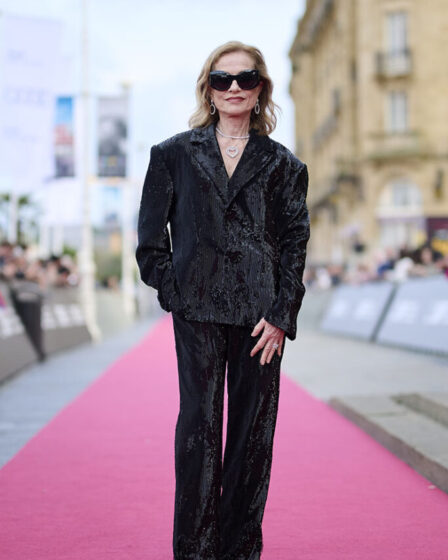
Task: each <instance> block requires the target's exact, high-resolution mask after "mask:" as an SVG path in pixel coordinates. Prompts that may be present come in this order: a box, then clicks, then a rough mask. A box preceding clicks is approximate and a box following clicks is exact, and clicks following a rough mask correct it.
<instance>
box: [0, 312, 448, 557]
mask: <svg viewBox="0 0 448 560" xmlns="http://www.w3.org/2000/svg"><path fill="white" fill-rule="evenodd" d="M67 367H69V364H67ZM74 375H76V372H74ZM177 407H178V381H177V370H176V356H175V352H174V334H173V330H172V320H171V315H168V316H167V317H164V318H163V319H162V320H161V321H160V322H159V323H158V324H157V326H156V327H155V329H153V330H152V332H150V333H149V334H148V336H147V337H146V338H145V340H143V341H142V342H141V343H140V344H139V345H138V346H137V347H135V348H134V349H133V350H131V351H130V352H128V353H126V354H125V355H123V356H122V357H121V359H120V360H118V361H117V362H116V363H115V364H114V365H113V366H112V367H110V368H109V369H108V370H107V371H106V372H105V373H104V374H103V375H102V376H101V377H100V378H99V379H98V380H97V381H95V382H94V383H93V384H92V385H90V387H88V388H87V390H85V391H84V392H83V393H82V394H81V395H80V396H79V397H78V398H77V399H75V400H74V401H73V402H72V403H71V404H70V405H69V406H67V407H66V408H65V409H64V410H63V411H62V412H61V413H60V414H58V415H57V416H56V417H55V418H54V419H53V420H52V421H51V422H50V423H49V424H48V425H47V426H46V427H45V428H44V429H42V430H41V431H40V432H39V433H38V434H37V435H36V436H35V437H34V438H33V439H32V440H31V441H30V442H29V443H28V444H27V445H26V446H25V447H24V448H23V449H22V450H21V451H20V452H19V453H18V454H17V455H16V456H15V457H14V458H13V459H12V460H11V461H10V462H9V463H7V464H6V465H5V466H4V468H3V469H1V470H0V510H1V511H0V558H1V559H2V560H53V559H54V560H56V559H57V560H66V559H67V560H68V559H70V560H106V559H108V560H110V559H117V560H127V559H129V560H131V559H132V560H171V559H172V554H171V534H172V533H171V531H172V517H173V507H174V428H175V423H176V418H177ZM263 528H264V542H265V550H264V553H263V560H300V559H303V560H305V559H313V560H339V559H340V560H350V559H354V560H355V559H356V560H370V559H371V560H392V559H393V560H413V559H415V560H425V559H431V560H443V559H447V558H448V496H447V495H446V494H445V493H443V492H442V491H440V490H438V489H437V488H435V489H434V488H432V489H431V484H430V482H429V481H427V480H426V479H425V478H423V477H422V476H420V475H419V474H417V473H416V472H415V471H413V470H412V469H411V468H409V467H408V466H407V465H406V464H404V463H403V462H401V461H400V460H398V459H397V458H395V457H394V456H393V455H392V454H391V453H389V452H388V451H386V450H385V449H383V448H382V447H381V446H380V445H379V444H377V443H376V442H375V441H374V440H372V439H371V438H370V437H369V436H367V435H365V434H364V433H363V432H362V431H361V430H360V429H358V428H357V427H356V426H354V425H352V424H351V423H350V422H348V421H347V420H345V419H344V418H343V417H341V416H340V415H339V414H338V413H337V412H335V411H333V410H332V409H331V408H329V407H328V406H327V405H326V404H325V403H323V402H321V401H319V400H317V399H315V398H314V397H312V396H311V395H310V394H308V393H307V392H306V391H304V390H303V389H301V388H300V387H299V386H297V385H296V384H295V383H293V382H292V381H291V380H289V379H288V378H287V377H286V376H285V375H282V380H281V390H280V412H279V418H278V423H277V431H276V440H275V448H274V462H273V469H272V479H271V487H270V491H269V497H268V502H267V506H266V512H265V519H264V525H263Z"/></svg>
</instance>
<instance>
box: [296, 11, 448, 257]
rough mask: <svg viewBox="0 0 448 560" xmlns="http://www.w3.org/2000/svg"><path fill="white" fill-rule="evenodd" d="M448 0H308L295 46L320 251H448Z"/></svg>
mask: <svg viewBox="0 0 448 560" xmlns="http://www.w3.org/2000/svg"><path fill="white" fill-rule="evenodd" d="M446 53H448V9H447V2H446V0H431V2H429V3H427V2H423V1H422V0H308V1H307V5H306V10H305V13H304V15H303V17H302V18H301V19H300V20H299V22H298V29H297V35H296V37H295V39H294V42H293V44H292V46H291V49H290V53H289V54H290V59H291V63H292V79H291V84H290V93H291V96H292V98H293V101H294V103H295V109H296V112H295V130H296V153H297V155H298V157H300V158H301V159H302V160H303V161H305V163H307V165H308V168H309V174H310V185H309V195H308V206H309V209H310V214H311V227H312V233H311V239H310V260H311V262H314V263H330V262H347V261H350V260H355V259H359V257H360V256H361V257H362V258H367V259H369V258H370V257H373V254H374V253H375V251H376V250H377V249H378V248H380V247H382V248H385V247H400V246H402V245H403V244H404V243H406V244H407V245H408V246H409V247H410V248H416V247H417V246H419V245H420V244H421V243H423V242H424V241H425V240H429V241H430V242H431V244H432V246H433V247H434V248H436V249H438V250H440V251H441V252H443V253H448V72H447V65H446Z"/></svg>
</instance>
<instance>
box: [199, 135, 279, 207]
mask: <svg viewBox="0 0 448 560" xmlns="http://www.w3.org/2000/svg"><path fill="white" fill-rule="evenodd" d="M191 142H192V144H195V145H196V146H195V148H194V149H193V150H192V157H193V160H194V163H195V164H196V166H199V167H200V168H201V169H202V170H203V171H204V172H205V173H206V174H207V176H208V178H209V179H211V180H212V181H213V183H214V184H215V186H216V189H217V191H218V194H219V196H220V197H221V199H222V201H223V203H224V205H225V206H226V207H228V206H229V205H230V204H231V202H232V201H233V199H234V198H235V196H236V195H237V194H238V193H239V191H240V190H241V189H242V188H243V187H244V185H246V184H247V183H248V182H249V181H250V180H251V179H252V178H253V177H254V175H255V174H256V173H258V172H259V171H261V169H263V167H264V166H265V165H266V164H267V163H268V162H269V160H270V159H271V156H272V152H273V147H272V142H271V140H270V138H269V137H268V136H264V135H260V134H258V133H257V132H256V131H255V130H254V129H251V130H250V138H249V141H248V142H247V144H246V147H245V148H244V151H243V153H242V155H241V158H240V160H239V162H238V164H237V166H236V168H235V171H234V172H233V174H232V176H231V177H230V179H229V177H228V175H227V171H226V168H225V165H224V161H223V159H222V155H221V151H220V149H219V144H218V141H217V139H216V136H215V127H214V125H213V124H211V125H209V126H207V127H204V128H195V129H193V130H192V133H191Z"/></svg>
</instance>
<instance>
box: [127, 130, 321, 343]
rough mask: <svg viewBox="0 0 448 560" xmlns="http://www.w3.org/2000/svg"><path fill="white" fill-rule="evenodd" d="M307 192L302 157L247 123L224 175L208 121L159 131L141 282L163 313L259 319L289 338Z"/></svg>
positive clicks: (142, 239)
mask: <svg viewBox="0 0 448 560" xmlns="http://www.w3.org/2000/svg"><path fill="white" fill-rule="evenodd" d="M307 191H308V170H307V166H306V164H305V163H303V162H302V161H300V160H299V159H298V158H297V157H296V156H295V155H294V154H293V153H292V152H291V151H289V150H288V149H287V148H286V147H284V146H283V145H282V144H280V143H278V142H276V141H274V140H272V139H271V138H270V137H269V136H262V135H259V134H258V133H257V132H256V131H255V130H254V129H252V130H251V131H250V138H249V141H248V142H247V144H246V147H245V149H244V152H243V154H242V156H241V158H240V160H239V162H238V165H237V167H236V169H235V171H234V173H233V175H232V177H231V178H230V179H229V178H228V175H227V172H226V169H225V166H224V162H223V159H222V156H221V152H220V149H219V145H218V142H217V140H216V136H215V132H214V125H210V126H207V127H204V128H194V129H192V130H188V131H186V132H182V133H180V134H176V135H175V136H173V137H171V138H168V139H167V140H165V141H163V142H161V143H160V144H157V145H155V146H153V147H152V149H151V156H150V162H149V167H148V171H147V174H146V178H145V182H144V186H143V192H142V198H141V203H140V213H139V218H138V245H137V249H136V259H137V263H138V266H139V269H140V275H141V279H142V280H143V282H145V284H147V285H149V286H152V287H153V288H156V289H157V290H158V300H159V303H160V305H161V307H162V309H164V310H165V311H175V312H180V313H182V314H183V316H184V317H185V318H186V319H190V320H197V321H207V322H209V321H211V322H218V323H227V324H235V325H250V326H255V325H256V323H257V322H258V321H259V320H260V319H261V317H264V318H265V319H266V320H267V321H268V322H270V323H272V324H273V325H276V326H278V327H280V328H282V329H283V330H284V331H285V333H286V336H287V337H288V338H290V339H291V340H294V339H295V338H296V329H297V325H296V322H297V315H298V312H299V310H300V307H301V304H302V299H303V296H304V294H305V287H304V285H303V282H302V277H303V270H304V266H305V258H306V246H307V242H308V239H309V236H310V225H309V214H308V209H307V205H306V195H307ZM168 223H169V224H170V225H169V231H168V227H167V226H168ZM170 233H171V241H170ZM171 244H172V249H171Z"/></svg>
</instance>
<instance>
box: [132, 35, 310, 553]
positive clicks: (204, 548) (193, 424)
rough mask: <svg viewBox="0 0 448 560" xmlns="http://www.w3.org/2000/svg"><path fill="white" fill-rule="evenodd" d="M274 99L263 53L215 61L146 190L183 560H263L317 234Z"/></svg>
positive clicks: (144, 225) (223, 54)
mask: <svg viewBox="0 0 448 560" xmlns="http://www.w3.org/2000/svg"><path fill="white" fill-rule="evenodd" d="M272 89H273V86H272V81H271V79H270V78H269V75H268V73H267V69H266V65H265V62H264V58H263V55H262V54H261V52H260V51H259V50H258V49H256V48H254V47H251V46H248V45H245V44H243V43H240V42H235V41H232V42H229V43H226V44H225V45H222V46H220V47H218V48H217V49H215V50H214V51H213V52H212V53H211V55H210V56H209V57H208V59H207V60H206V62H205V64H204V67H203V69H202V71H201V73H200V75H199V78H198V82H197V89H196V95H197V100H198V108H197V111H196V112H195V113H194V115H193V116H192V117H191V119H190V122H189V124H190V127H191V129H190V130H188V131H186V132H182V133H180V134H177V135H175V136H173V137H172V138H169V139H167V140H165V141H164V142H161V143H160V144H158V145H156V146H153V147H152V149H151V157H150V163H149V168H148V172H147V175H146V179H145V183H144V187H143V193H142V199H141V205H140V214H139V222H138V247H137V250H136V258H137V262H138V265H139V268H140V274H141V278H142V280H143V281H144V282H145V283H146V284H148V285H149V286H152V287H154V288H156V289H157V290H158V298H159V302H160V304H161V307H162V308H163V309H165V310H166V311H172V313H173V326H174V335H175V345H176V352H177V361H178V373H179V390H180V410H179V416H178V420H177V425H176V434H175V473H176V492H175V511H174V532H173V551H174V558H175V559H176V560H186V559H188V560H193V559H194V560H202V559H203V560H217V559H219V560H255V559H259V558H260V554H261V550H262V546H263V542H262V530H261V523H262V518H263V513H264V508H265V503H266V499H267V493H268V486H269V478H270V471H271V462H272V447H273V437H274V430H275V425H276V418H277V407H278V397H279V381H280V362H281V359H282V356H283V350H284V339H285V335H286V336H287V337H288V338H290V339H291V340H294V339H295V337H296V320H297V314H298V312H299V309H300V306H301V302H302V299H303V296H304V292H305V288H304V285H303V282H302V277H303V269H304V266H305V257H306V245H307V241H308V239H309V234H310V230H309V215H308V210H307V206H306V201H305V199H306V195H307V189H308V173H307V167H306V164H304V163H303V162H301V161H300V160H299V159H298V158H297V157H295V156H294V155H293V154H292V153H291V152H290V151H289V150H288V149H287V148H285V147H284V146H282V145H281V144H279V143H278V142H275V141H273V140H271V139H270V138H269V134H270V133H271V132H272V130H273V129H274V128H275V123H276V118H275V108H276V106H275V104H274V103H273V101H272ZM168 222H169V223H170V233H171V241H172V243H171V241H170V235H169V232H168V229H167V224H168ZM171 245H172V251H171ZM226 368H227V390H228V423H227V432H226V434H227V435H226V445H225V453H224V460H223V462H222V430H223V426H222V423H223V398H224V380H225V372H226ZM221 487H222V494H221Z"/></svg>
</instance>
